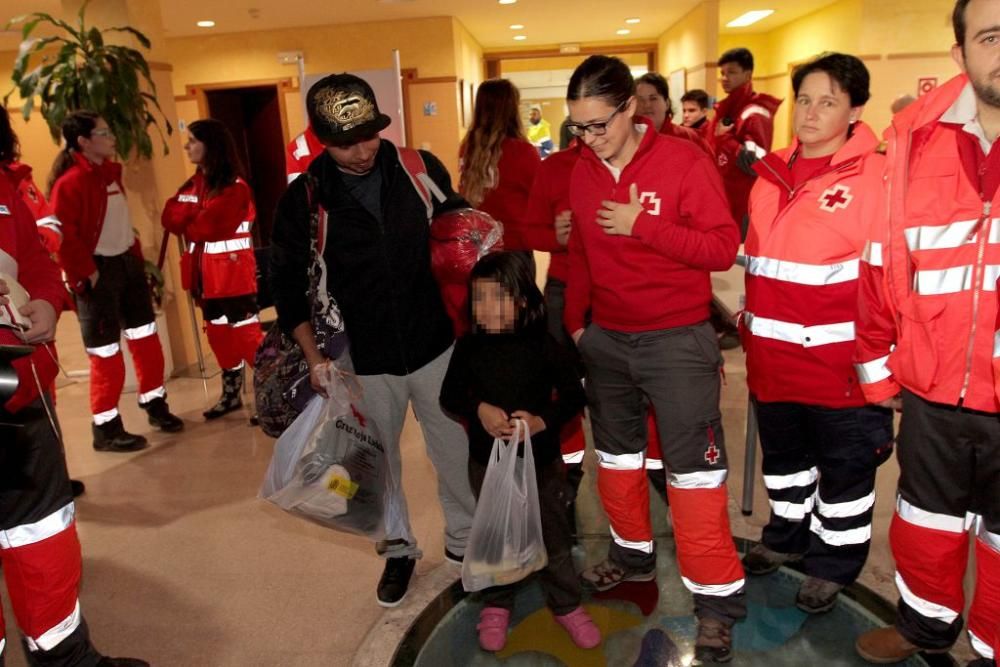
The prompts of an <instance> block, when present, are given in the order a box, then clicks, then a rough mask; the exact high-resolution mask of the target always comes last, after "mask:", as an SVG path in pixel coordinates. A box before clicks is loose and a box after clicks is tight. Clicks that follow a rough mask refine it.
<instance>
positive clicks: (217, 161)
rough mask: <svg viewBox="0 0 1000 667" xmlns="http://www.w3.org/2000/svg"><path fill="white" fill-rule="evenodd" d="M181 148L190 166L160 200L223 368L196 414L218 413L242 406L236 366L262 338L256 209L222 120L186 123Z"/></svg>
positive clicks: (239, 370)
mask: <svg viewBox="0 0 1000 667" xmlns="http://www.w3.org/2000/svg"><path fill="white" fill-rule="evenodd" d="M184 150H185V152H187V156H188V159H189V160H191V163H192V164H193V165H195V167H197V169H196V171H195V173H194V176H192V177H191V178H189V179H188V180H187V181H186V182H185V183H184V185H182V186H181V187H180V189H179V190H178V191H177V194H175V195H174V196H173V197H171V198H170V199H168V200H167V203H166V205H165V206H164V208H163V226H164V228H166V229H167V230H169V231H170V232H172V233H174V234H178V235H183V236H184V238H185V240H186V242H187V246H186V251H185V253H184V257H183V258H182V259H181V271H182V281H183V284H184V288H185V289H188V290H190V291H191V296H192V297H194V299H195V300H196V301H197V302H198V303H199V305H200V306H201V310H202V314H203V316H204V317H203V319H204V320H205V330H206V332H207V334H208V343H209V345H211V347H212V351H213V352H214V353H215V358H216V360H217V361H218V362H219V365H220V366H221V367H222V397H221V398H219V401H218V402H217V403H216V404H215V405H214V406H212V407H211V408H209V409H208V410H206V411H205V412H204V413H202V414H204V416H205V419H217V418H218V417H221V416H223V415H225V414H227V413H229V412H232V411H233V410H236V409H238V408H239V407H240V406H241V405H242V400H241V399H240V390H241V389H242V388H243V366H244V364H250V365H251V366H253V359H254V353H255V352H256V351H257V346H258V345H260V341H261V339H262V338H263V334H262V333H261V330H260V320H259V319H258V317H257V264H256V261H255V259H254V252H253V237H252V236H251V235H250V227H251V226H252V225H253V222H254V218H255V217H256V211H255V210H254V204H253V193H252V192H250V187H249V186H248V185H247V183H246V181H244V180H243V179H242V178H241V177H240V173H241V172H242V166H241V164H240V160H239V157H238V156H237V154H236V145H235V144H234V142H233V137H232V135H231V134H230V133H229V130H228V129H226V126H225V125H223V124H222V123H221V122H219V121H217V120H212V119H208V120H196V121H195V122H193V123H191V125H189V126H188V140H187V143H186V144H184Z"/></svg>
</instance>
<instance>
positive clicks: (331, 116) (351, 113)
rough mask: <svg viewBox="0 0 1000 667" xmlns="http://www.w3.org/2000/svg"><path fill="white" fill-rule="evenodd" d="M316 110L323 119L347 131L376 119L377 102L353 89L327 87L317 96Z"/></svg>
mask: <svg viewBox="0 0 1000 667" xmlns="http://www.w3.org/2000/svg"><path fill="white" fill-rule="evenodd" d="M316 112H317V114H318V115H319V116H320V118H322V119H323V120H325V121H327V122H329V123H333V124H335V125H337V126H338V127H339V130H340V131H341V132H346V131H347V130H350V129H351V128H352V127H356V126H358V125H361V124H362V123H367V122H369V121H372V120H375V104H374V103H373V102H372V101H371V100H369V99H367V98H365V97H364V96H363V95H362V94H361V93H358V92H356V91H353V90H336V89H333V88H326V89H325V90H322V91H320V93H319V94H318V95H317V96H316Z"/></svg>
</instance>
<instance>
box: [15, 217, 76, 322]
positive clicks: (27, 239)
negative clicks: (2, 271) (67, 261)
mask: <svg viewBox="0 0 1000 667" xmlns="http://www.w3.org/2000/svg"><path fill="white" fill-rule="evenodd" d="M16 206H17V208H18V209H19V211H18V212H17V215H15V220H16V224H17V257H16V258H17V265H18V276H17V281H18V282H19V283H21V285H23V286H24V288H25V289H26V290H28V294H29V295H30V296H31V298H32V299H42V300H44V301H48V302H49V303H50V304H52V307H53V308H54V309H55V311H56V313H57V314H58V313H59V312H61V311H62V307H63V301H64V298H63V294H64V290H63V284H62V276H61V275H60V274H59V267H58V266H56V263H55V262H53V261H52V258H51V257H50V256H49V254H48V253H47V252H46V251H45V248H44V247H43V246H42V243H41V240H40V239H39V238H38V232H37V231H36V229H35V225H34V216H32V214H31V212H30V210H29V209H28V207H27V205H26V204H24V202H18V203H17V204H16Z"/></svg>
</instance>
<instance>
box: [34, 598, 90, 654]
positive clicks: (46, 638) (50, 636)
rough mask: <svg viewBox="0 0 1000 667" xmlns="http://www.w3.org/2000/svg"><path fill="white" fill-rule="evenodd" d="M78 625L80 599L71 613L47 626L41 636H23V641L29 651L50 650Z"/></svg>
mask: <svg viewBox="0 0 1000 667" xmlns="http://www.w3.org/2000/svg"><path fill="white" fill-rule="evenodd" d="M78 627H80V601H79V600H77V601H76V606H74V607H73V613H72V614H70V615H69V616H67V617H66V618H64V619H63V620H61V621H60V622H59V623H57V624H56V625H55V626H53V627H51V628H49V629H48V630H46V631H45V633H44V634H42V636H41V637H25V638H24V643H25V644H27V645H28V650H29V651H32V652H34V651H39V650H41V651H51V650H52V649H54V648H55V647H56V646H59V642H61V641H62V640H64V639H66V638H67V637H69V636H70V635H71V634H73V632H74V631H75V630H76V629H77V628H78Z"/></svg>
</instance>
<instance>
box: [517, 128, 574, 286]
mask: <svg viewBox="0 0 1000 667" xmlns="http://www.w3.org/2000/svg"><path fill="white" fill-rule="evenodd" d="M582 146H583V144H582V143H581V142H579V141H574V142H573V143H572V144H570V146H569V147H568V148H567V149H565V150H561V151H559V152H558V153H552V154H551V155H549V156H548V157H547V158H545V159H544V160H542V164H541V165H540V166H539V167H538V172H537V173H536V174H535V183H534V185H532V186H531V196H530V197H529V198H528V208H527V210H526V211H525V216H524V217H525V224H524V228H523V229H522V230H521V238H522V239H524V241H525V242H526V243H527V245H528V247H529V248H531V249H532V250H540V251H543V252H548V253H551V254H550V259H549V276H550V277H552V278H555V279H556V280H561V281H563V282H564V283H565V282H567V280H568V279H569V261H568V260H567V251H566V246H563V245H560V244H559V242H558V241H556V230H555V220H556V216H557V215H559V214H560V213H562V212H563V211H568V210H570V208H571V207H570V202H569V182H570V177H571V176H572V174H573V167H575V166H576V162H577V160H579V159H580V151H581V148H582Z"/></svg>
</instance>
